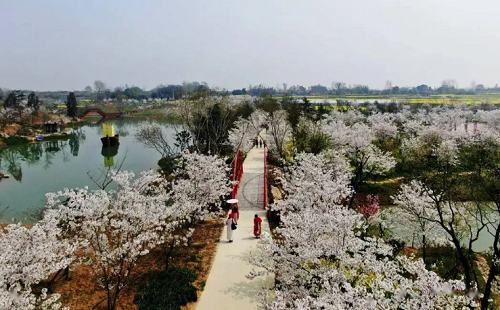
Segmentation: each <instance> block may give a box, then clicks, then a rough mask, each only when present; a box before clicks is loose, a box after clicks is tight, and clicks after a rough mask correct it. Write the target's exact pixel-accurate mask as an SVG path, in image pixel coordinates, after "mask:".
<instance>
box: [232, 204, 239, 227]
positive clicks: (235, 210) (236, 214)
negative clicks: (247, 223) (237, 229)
mask: <svg viewBox="0 0 500 310" xmlns="http://www.w3.org/2000/svg"><path fill="white" fill-rule="evenodd" d="M231 214H232V216H233V220H234V222H235V223H236V224H238V221H239V220H240V207H239V206H238V203H235V204H233V206H232V207H231Z"/></svg>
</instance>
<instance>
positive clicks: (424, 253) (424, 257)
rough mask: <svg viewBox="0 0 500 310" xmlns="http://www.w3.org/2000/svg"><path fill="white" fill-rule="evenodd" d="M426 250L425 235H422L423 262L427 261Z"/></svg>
mask: <svg viewBox="0 0 500 310" xmlns="http://www.w3.org/2000/svg"><path fill="white" fill-rule="evenodd" d="M426 258H427V250H426V243H425V235H423V236H422V259H423V260H424V263H427V260H426Z"/></svg>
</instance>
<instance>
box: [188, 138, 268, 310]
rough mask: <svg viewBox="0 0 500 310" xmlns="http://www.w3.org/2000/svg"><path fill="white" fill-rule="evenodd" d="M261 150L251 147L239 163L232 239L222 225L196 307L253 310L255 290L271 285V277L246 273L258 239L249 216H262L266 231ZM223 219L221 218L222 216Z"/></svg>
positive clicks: (256, 300) (258, 305)
mask: <svg viewBox="0 0 500 310" xmlns="http://www.w3.org/2000/svg"><path fill="white" fill-rule="evenodd" d="M263 186H264V149H263V148H253V149H252V150H250V152H249V153H248V154H247V157H246V159H245V161H244V162H243V177H242V179H241V184H240V187H239V190H238V193H237V196H236V198H237V199H238V200H239V206H240V219H239V221H238V229H237V230H236V231H235V232H234V242H233V243H228V242H227V240H226V228H224V231H223V233H222V235H221V238H220V242H219V246H218V248H217V254H216V255H215V260H214V263H213V265H212V269H211V270H210V274H209V276H208V280H207V283H206V285H205V289H204V290H203V293H202V294H201V298H200V301H199V303H198V305H197V307H196V310H225V309H228V310H229V309H231V310H235V309H236V310H253V309H260V308H261V303H260V301H261V299H260V296H259V295H258V294H259V292H262V291H263V290H266V289H268V288H270V287H272V285H273V283H274V277H273V276H271V275H269V276H267V277H258V278H256V279H254V280H249V279H247V278H246V275H248V274H249V273H250V271H251V270H252V269H255V267H254V266H252V265H251V264H250V263H248V262H247V260H246V258H247V257H248V256H249V255H250V253H251V252H255V251H258V249H257V244H258V243H259V242H260V240H259V239H256V238H255V237H254V235H253V218H254V215H255V214H258V215H259V216H260V217H261V218H262V232H268V233H269V223H268V221H267V217H266V211H265V210H264V207H263V201H264V188H263ZM224 221H225V219H224Z"/></svg>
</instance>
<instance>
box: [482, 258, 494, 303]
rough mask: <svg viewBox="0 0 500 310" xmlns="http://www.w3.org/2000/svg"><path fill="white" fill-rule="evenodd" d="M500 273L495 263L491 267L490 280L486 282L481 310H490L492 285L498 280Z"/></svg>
mask: <svg viewBox="0 0 500 310" xmlns="http://www.w3.org/2000/svg"><path fill="white" fill-rule="evenodd" d="M497 273H498V271H497V267H496V266H495V261H493V263H492V264H491V266H490V272H489V274H488V280H487V281H486V286H485V287H484V293H483V299H482V300H481V310H486V309H488V304H489V302H488V300H489V299H490V296H491V285H492V284H493V281H494V280H495V278H496V275H497Z"/></svg>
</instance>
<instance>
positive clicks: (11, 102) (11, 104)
mask: <svg viewBox="0 0 500 310" xmlns="http://www.w3.org/2000/svg"><path fill="white" fill-rule="evenodd" d="M23 97H24V95H23V94H22V93H21V92H20V91H18V90H15V91H12V92H10V93H9V95H8V96H7V98H6V99H5V101H4V103H3V106H4V107H6V108H13V109H19V108H20V107H21V101H22V100H23Z"/></svg>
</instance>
